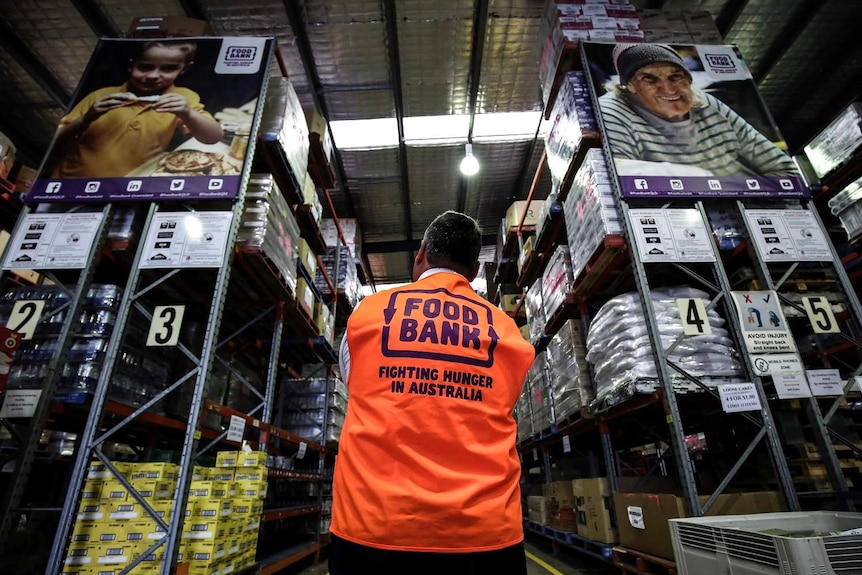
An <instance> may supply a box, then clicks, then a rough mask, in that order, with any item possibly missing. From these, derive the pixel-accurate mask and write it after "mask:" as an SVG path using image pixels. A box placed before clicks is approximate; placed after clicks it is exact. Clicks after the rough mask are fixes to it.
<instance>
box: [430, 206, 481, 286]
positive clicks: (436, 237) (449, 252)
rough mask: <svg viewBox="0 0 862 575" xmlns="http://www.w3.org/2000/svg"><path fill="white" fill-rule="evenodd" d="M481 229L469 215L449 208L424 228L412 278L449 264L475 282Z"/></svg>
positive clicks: (448, 266)
mask: <svg viewBox="0 0 862 575" xmlns="http://www.w3.org/2000/svg"><path fill="white" fill-rule="evenodd" d="M481 249H482V231H481V230H480V229H479V224H478V223H477V222H476V220H474V219H473V218H471V217H470V216H468V215H465V214H462V213H460V212H455V211H452V210H449V211H447V212H443V213H442V214H440V215H439V216H437V217H436V218H434V221H432V222H431V223H430V224H429V225H428V227H427V228H426V229H425V236H424V237H423V238H422V245H421V247H420V248H419V253H418V254H416V259H415V260H414V262H413V281H416V280H418V279H419V276H420V275H422V272H424V271H425V270H427V269H430V268H433V267H446V268H451V269H453V270H455V271H456V272H458V273H460V274H461V275H463V276H464V277H466V278H467V279H468V280H470V281H472V280H473V279H474V278H475V277H476V274H477V273H478V271H479V251H480V250H481Z"/></svg>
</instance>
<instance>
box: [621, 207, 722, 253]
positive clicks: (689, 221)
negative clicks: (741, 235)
mask: <svg viewBox="0 0 862 575" xmlns="http://www.w3.org/2000/svg"><path fill="white" fill-rule="evenodd" d="M629 220H630V223H631V225H632V230H633V232H634V236H635V242H636V244H637V248H638V253H639V254H640V257H641V261H644V262H647V263H649V262H714V261H715V253H714V252H713V240H712V234H711V233H710V232H708V231H707V229H706V225H705V224H704V223H703V218H702V217H701V215H700V212H699V211H697V210H694V209H671V208H667V209H662V210H641V209H636V210H629Z"/></svg>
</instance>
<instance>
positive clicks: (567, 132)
mask: <svg viewBox="0 0 862 575" xmlns="http://www.w3.org/2000/svg"><path fill="white" fill-rule="evenodd" d="M550 121H551V126H550V128H549V129H548V133H547V135H546V136H545V149H546V150H547V154H548V170H549V171H550V173H551V180H552V182H553V185H552V188H554V189H556V188H557V186H558V185H559V183H560V182H562V180H563V178H564V177H565V175H566V172H567V171H568V169H569V164H571V163H572V158H573V157H574V155H575V152H576V151H577V149H578V146H579V145H580V144H581V140H582V139H583V136H584V134H586V133H590V132H598V124H597V123H596V116H595V111H594V110H593V103H592V99H591V98H590V89H589V86H588V85H587V80H586V78H585V77H584V73H583V72H581V71H575V72H567V73H566V74H565V76H564V77H563V79H562V84H561V86H560V92H559V94H558V95H557V99H556V101H555V102H554V108H553V110H552V111H551V116H550Z"/></svg>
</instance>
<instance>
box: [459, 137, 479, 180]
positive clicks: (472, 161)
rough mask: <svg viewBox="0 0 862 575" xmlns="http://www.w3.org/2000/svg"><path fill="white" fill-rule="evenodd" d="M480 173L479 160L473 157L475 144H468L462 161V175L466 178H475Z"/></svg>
mask: <svg viewBox="0 0 862 575" xmlns="http://www.w3.org/2000/svg"><path fill="white" fill-rule="evenodd" d="M478 171H479V160H477V159H476V156H474V155H473V144H467V147H466V149H465V151H464V159H463V160H461V173H462V174H464V175H465V176H473V175H475V174H476V173H477V172H478Z"/></svg>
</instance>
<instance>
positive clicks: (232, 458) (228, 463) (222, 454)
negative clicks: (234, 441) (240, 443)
mask: <svg viewBox="0 0 862 575" xmlns="http://www.w3.org/2000/svg"><path fill="white" fill-rule="evenodd" d="M238 458H239V452H238V451H219V452H218V453H216V467H236V462H237V459H238Z"/></svg>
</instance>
